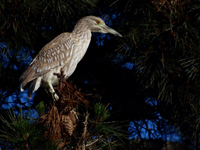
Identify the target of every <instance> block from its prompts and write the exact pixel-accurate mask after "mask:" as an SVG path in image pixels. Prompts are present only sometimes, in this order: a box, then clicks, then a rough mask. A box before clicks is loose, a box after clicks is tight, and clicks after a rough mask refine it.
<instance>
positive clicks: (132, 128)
mask: <svg viewBox="0 0 200 150" xmlns="http://www.w3.org/2000/svg"><path fill="white" fill-rule="evenodd" d="M168 126H169V125H168ZM168 129H169V130H168V131H166V132H165V133H164V134H161V133H160V132H159V130H158V128H157V124H156V122H155V121H154V120H153V121H152V120H148V119H145V120H140V121H134V122H133V121H130V123H129V128H128V131H129V132H130V133H131V132H132V134H131V135H130V136H129V139H137V138H138V137H140V138H142V139H149V138H152V139H158V138H161V139H162V140H167V141H180V139H181V134H180V132H179V129H178V128H175V127H173V126H169V127H168ZM138 131H139V132H138ZM139 134H140V135H139Z"/></svg>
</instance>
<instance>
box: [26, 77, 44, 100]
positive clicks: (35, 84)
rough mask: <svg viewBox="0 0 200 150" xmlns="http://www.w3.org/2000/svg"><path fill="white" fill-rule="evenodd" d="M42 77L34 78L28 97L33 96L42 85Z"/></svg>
mask: <svg viewBox="0 0 200 150" xmlns="http://www.w3.org/2000/svg"><path fill="white" fill-rule="evenodd" d="M41 80H42V77H38V78H36V79H34V80H33V82H32V83H31V85H30V87H29V89H28V97H29V98H31V97H32V94H33V92H34V91H36V90H37V89H38V88H39V87H40V85H41Z"/></svg>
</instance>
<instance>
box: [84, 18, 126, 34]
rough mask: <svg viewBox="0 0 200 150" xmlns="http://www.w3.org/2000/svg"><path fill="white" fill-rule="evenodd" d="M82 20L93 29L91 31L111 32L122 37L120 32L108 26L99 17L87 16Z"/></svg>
mask: <svg viewBox="0 0 200 150" xmlns="http://www.w3.org/2000/svg"><path fill="white" fill-rule="evenodd" d="M80 21H81V22H82V21H83V22H85V25H86V26H87V27H88V28H89V29H90V30H91V32H100V33H111V34H114V35H115V36H119V37H122V35H121V34H120V33H118V32H117V31H115V30H114V29H112V28H110V27H109V26H107V25H106V24H105V22H104V21H103V20H102V19H101V18H99V17H95V16H87V17H84V18H82V19H81V20H80Z"/></svg>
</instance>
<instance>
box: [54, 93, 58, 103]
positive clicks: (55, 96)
mask: <svg viewBox="0 0 200 150" xmlns="http://www.w3.org/2000/svg"><path fill="white" fill-rule="evenodd" d="M53 96H54V98H55V100H56V101H58V100H59V96H58V95H57V94H56V92H54V93H53Z"/></svg>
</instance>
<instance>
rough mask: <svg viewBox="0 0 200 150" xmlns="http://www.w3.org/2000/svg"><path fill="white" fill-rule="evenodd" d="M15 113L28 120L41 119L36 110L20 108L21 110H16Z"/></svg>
mask: <svg viewBox="0 0 200 150" xmlns="http://www.w3.org/2000/svg"><path fill="white" fill-rule="evenodd" d="M14 113H15V115H18V116H21V117H24V118H27V119H29V120H32V121H34V120H36V119H37V118H38V117H39V114H38V112H37V111H36V110H35V109H29V110H23V108H19V110H15V111H14Z"/></svg>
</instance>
